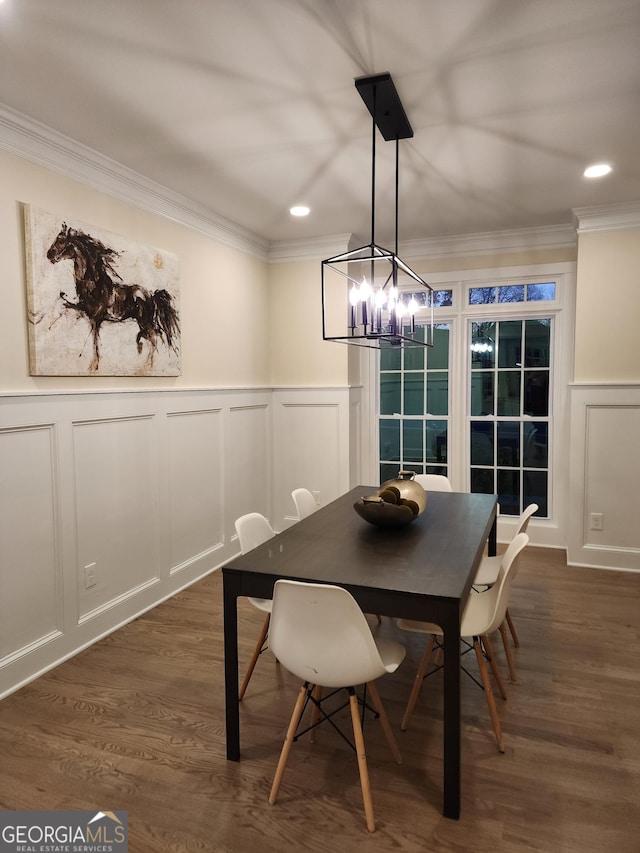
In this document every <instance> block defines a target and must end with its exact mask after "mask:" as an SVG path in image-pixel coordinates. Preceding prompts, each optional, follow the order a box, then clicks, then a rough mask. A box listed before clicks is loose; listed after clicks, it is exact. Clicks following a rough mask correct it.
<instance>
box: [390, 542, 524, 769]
mask: <svg viewBox="0 0 640 853" xmlns="http://www.w3.org/2000/svg"><path fill="white" fill-rule="evenodd" d="M528 541H529V537H528V536H527V534H526V533H519V534H518V535H517V536H516V537H514V539H513V540H512V541H511V544H510V545H509V547H508V548H507V550H506V551H505V553H504V555H503V556H502V558H501V563H500V571H499V573H498V577H497V579H496V582H495V584H494V585H493V586H492V587H491V588H490V589H488V590H486V591H485V592H480V593H477V594H475V595H470V596H469V598H468V599H467V603H466V605H465V607H464V610H463V611H462V620H461V623H460V635H461V637H462V638H464V639H466V638H468V639H469V640H470V643H468V646H467V650H470V649H471V648H473V650H474V651H475V654H476V659H477V661H478V669H479V670H480V678H481V680H482V687H483V688H484V693H485V697H486V699H487V705H488V707H489V714H490V715H491V722H492V724H493V731H494V733H495V737H496V742H497V744H498V750H499V751H500V752H504V741H503V737H502V728H501V726H500V720H499V718H498V712H497V709H496V703H495V699H494V697H493V690H492V689H491V681H490V680H489V673H488V671H487V666H486V663H485V658H486V659H487V660H488V661H489V664H490V666H491V671H492V672H493V676H494V678H495V681H496V684H497V685H498V689H499V691H500V695H501V696H502V698H503V699H506V698H507V694H506V692H505V689H504V684H503V682H502V678H501V676H500V672H499V670H498V667H497V664H496V661H495V658H494V655H493V649H492V648H491V641H490V640H489V635H490V634H492V633H493V632H494V631H496V630H497V629H498V628H499V627H500V625H501V624H502V623H503V622H504V619H505V614H506V611H507V604H508V600H509V592H510V589H511V584H512V583H513V580H514V578H515V576H516V573H517V570H518V563H519V558H520V555H521V553H522V551H523V550H524V548H525V547H526V545H527V543H528ZM398 626H399V627H400V628H402V629H403V630H405V631H413V632H416V633H420V634H429V635H430V636H429V641H428V643H427V647H426V649H425V652H424V654H423V656H422V660H421V661H420V665H419V666H418V670H417V672H416V677H415V680H414V683H413V688H412V690H411V694H410V696H409V701H408V702H407V707H406V709H405V712H404V717H403V718H402V723H401V725H400V728H401V729H403V730H404V729H406V728H407V726H408V725H409V720H410V719H411V715H412V714H413V710H414V708H415V705H416V702H417V700H418V696H419V694H420V690H421V688H422V683H423V681H424V679H425V677H426V675H427V669H428V667H429V661H430V658H431V653H432V651H433V648H434V646H435V645H436V642H438V644H440V643H439V638H441V637H442V636H443V632H442V629H441V628H440V627H439V626H438V625H434V624H432V623H430V622H416V621H413V620H410V619H399V620H398ZM463 654H464V652H463ZM438 669H439V667H438ZM463 669H464V667H463ZM464 671H465V672H467V671H466V669H464ZM433 672H437V669H436V670H433ZM467 675H470V674H469V673H467ZM470 677H471V678H473V676H470ZM474 680H475V679H474Z"/></svg>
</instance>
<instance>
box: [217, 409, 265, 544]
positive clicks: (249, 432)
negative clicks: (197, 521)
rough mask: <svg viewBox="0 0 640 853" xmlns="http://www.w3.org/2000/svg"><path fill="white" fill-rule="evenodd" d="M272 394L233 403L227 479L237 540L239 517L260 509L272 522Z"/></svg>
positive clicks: (227, 442) (228, 432)
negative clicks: (254, 400) (263, 397)
mask: <svg viewBox="0 0 640 853" xmlns="http://www.w3.org/2000/svg"><path fill="white" fill-rule="evenodd" d="M271 443H272V427H271V405H270V395H269V398H268V399H267V398H265V399H264V401H258V402H256V403H254V404H253V405H231V406H230V407H229V416H228V422H227V429H226V433H225V454H224V478H225V495H226V500H227V510H228V516H227V517H228V519H229V522H230V525H229V527H228V528H227V529H228V533H229V536H230V537H231V538H232V540H233V541H234V542H236V543H237V537H236V534H235V528H234V526H233V523H234V521H235V520H236V518H239V517H240V516H241V515H245V514H246V513H248V512H260V513H262V515H264V516H266V517H267V518H268V519H269V520H270V521H271V524H272V525H274V526H276V525H275V524H274V520H273V518H272V513H271V507H272V496H271V470H272V469H271Z"/></svg>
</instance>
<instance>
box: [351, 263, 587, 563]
mask: <svg viewBox="0 0 640 853" xmlns="http://www.w3.org/2000/svg"><path fill="white" fill-rule="evenodd" d="M421 274H422V275H423V277H424V278H425V280H426V281H428V283H429V284H430V285H431V287H433V288H434V290H445V289H450V290H452V291H453V305H452V306H447V307H444V308H436V309H434V322H436V323H441V322H442V323H445V322H446V323H450V324H451V332H450V346H451V351H450V360H449V437H448V440H449V444H450V447H451V448H452V450H451V449H450V450H449V451H448V453H447V458H448V465H449V477H450V479H451V482H452V484H453V487H454V489H455V490H457V491H467V490H468V489H469V467H470V454H469V446H468V444H469V442H468V441H467V436H468V422H469V414H468V413H469V393H470V384H471V376H470V372H471V368H470V360H469V359H468V358H467V357H466V352H467V347H468V346H469V335H470V328H471V321H472V320H477V319H480V320H482V318H483V316H486V317H487V320H488V319H489V318H492V319H496V320H503V319H504V320H508V319H514V318H516V319H522V318H531V319H536V318H540V317H553V320H554V322H553V337H552V341H551V345H552V352H553V371H552V374H553V378H552V386H553V387H552V397H551V399H550V401H549V403H550V420H552V421H553V430H552V440H551V443H550V447H549V518H548V519H544V520H542V519H541V520H536V524H535V527H534V529H535V543H536V544H540V545H547V546H549V547H563V546H564V543H565V542H566V531H567V517H568V482H569V465H568V461H569V405H568V389H569V384H570V382H571V380H572V377H573V352H574V324H575V289H576V264H575V262H559V263H545V264H531V265H523V266H505V267H491V268H485V269H469V270H459V271H455V272H446V273H431V274H429V273H421ZM548 281H555V282H556V298H555V300H553V301H531V302H526V301H525V302H516V303H509V302H507V303H498V302H495V303H491V304H489V305H469V289H470V288H471V287H490V286H491V285H496V286H500V285H505V284H536V283H539V282H548ZM378 366H379V355H377V354H376V358H372V359H370V361H369V370H368V371H366V373H365V376H364V378H365V385H368V389H366V391H367V392H368V393H367V394H366V397H367V398H368V400H369V407H370V411H369V423H370V424H375V431H374V432H375V435H374V436H370V437H368V444H369V446H370V448H371V452H372V456H371V458H370V465H369V477H368V482H372V483H376V482H377V480H378V459H379V446H378V419H379V414H378V413H379V400H378V395H379V382H378V374H379V367H378ZM365 420H366V419H365ZM516 522H517V518H515V517H514V516H503V517H502V518H501V519H500V522H499V527H498V537H499V538H500V539H501V540H503V541H506V540H508V539H509V538H510V536H509V534H510V532H512V530H513V529H514V528H515V524H516ZM530 530H531V526H530Z"/></svg>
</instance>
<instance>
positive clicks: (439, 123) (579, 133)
mask: <svg viewBox="0 0 640 853" xmlns="http://www.w3.org/2000/svg"><path fill="white" fill-rule="evenodd" d="M384 71H389V72H391V74H392V77H393V80H394V82H395V84H396V88H397V89H398V92H399V94H400V97H401V99H402V102H403V105H404V107H405V110H406V113H407V115H408V117H409V120H410V122H411V124H412V126H413V130H414V137H413V138H412V139H409V140H406V141H404V142H401V143H400V238H401V240H406V239H417V238H425V237H442V236H445V235H461V234H470V233H478V232H487V231H496V230H504V229H514V228H530V227H536V226H546V225H559V224H565V223H569V222H571V211H572V209H574V208H580V207H591V206H599V205H610V204H618V203H623V202H631V201H637V200H639V199H640V164H639V162H638V149H639V143H640V0H180V2H168V0H0V101H1V102H3V103H4V104H5V105H6V106H7V107H9V108H10V109H12V110H16V111H18V112H20V113H23V114H24V115H26V116H28V117H30V118H31V119H34V120H36V121H38V122H41V123H43V124H45V125H46V126H48V127H50V128H53V129H54V130H56V131H58V132H60V133H63V134H64V135H66V136H68V137H70V138H71V139H72V140H75V141H77V142H81V143H83V144H84V145H87V146H89V147H90V148H92V149H95V150H96V151H98V152H100V153H101V154H103V155H106V156H108V157H110V158H112V159H113V160H115V161H117V162H119V163H121V164H123V165H125V166H127V167H128V168H130V169H133V170H135V171H136V172H139V173H140V174H142V175H144V176H145V177H147V178H150V179H152V180H153V181H155V182H157V183H159V184H161V185H162V186H164V187H166V188H168V189H170V190H172V191H174V192H177V193H179V194H181V195H183V196H185V197H186V198H188V199H189V200H190V201H193V202H196V203H197V204H198V205H201V206H204V207H205V208H207V209H209V210H211V211H212V212H216V213H218V214H222V215H223V216H224V217H225V218H226V219H229V220H231V221H232V222H235V223H237V224H239V225H241V226H242V227H243V228H245V229H248V230H249V231H251V232H252V233H254V234H256V235H258V236H259V237H261V238H263V239H265V240H268V241H281V240H297V239H299V240H309V239H311V238H314V237H320V236H326V235H334V234H346V233H355V234H357V235H358V236H359V237H363V238H367V241H368V237H369V235H370V207H371V205H370V199H371V119H370V116H369V113H368V111H367V109H366V107H365V105H364V103H363V101H362V100H361V98H360V96H359V94H358V92H357V91H356V89H355V86H354V78H355V77H358V76H361V75H365V74H377V73H380V72H384ZM394 157H395V146H394V143H392V142H387V143H385V142H384V141H383V140H382V137H381V136H380V135H378V158H377V174H378V180H377V188H376V197H377V205H376V208H377V228H376V238H377V242H384V238H385V237H386V238H387V239H389V238H390V236H391V235H392V233H393V228H392V223H393V186H394V166H393V164H394ZM602 160H605V161H609V162H611V163H612V165H613V166H614V168H615V171H614V173H613V174H612V175H611V176H609V177H607V178H603V179H601V180H599V181H587V180H586V179H585V178H584V177H582V171H583V169H584V168H585V166H587V165H588V164H590V163H592V162H594V161H602ZM295 203H304V204H307V205H309V207H311V209H312V213H311V215H310V216H309V217H307V218H306V219H304V220H301V219H294V218H292V217H291V216H290V215H289V214H288V208H289V207H290V206H291V205H292V204H295Z"/></svg>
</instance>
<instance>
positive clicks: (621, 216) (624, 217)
mask: <svg viewBox="0 0 640 853" xmlns="http://www.w3.org/2000/svg"><path fill="white" fill-rule="evenodd" d="M572 213H573V217H574V221H575V223H576V230H577V232H578V234H585V233H587V232H590V231H620V230H624V229H625V228H639V227H640V201H630V202H623V203H621V204H606V205H600V206H597V207H576V208H575V209H574V210H573V211H572Z"/></svg>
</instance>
